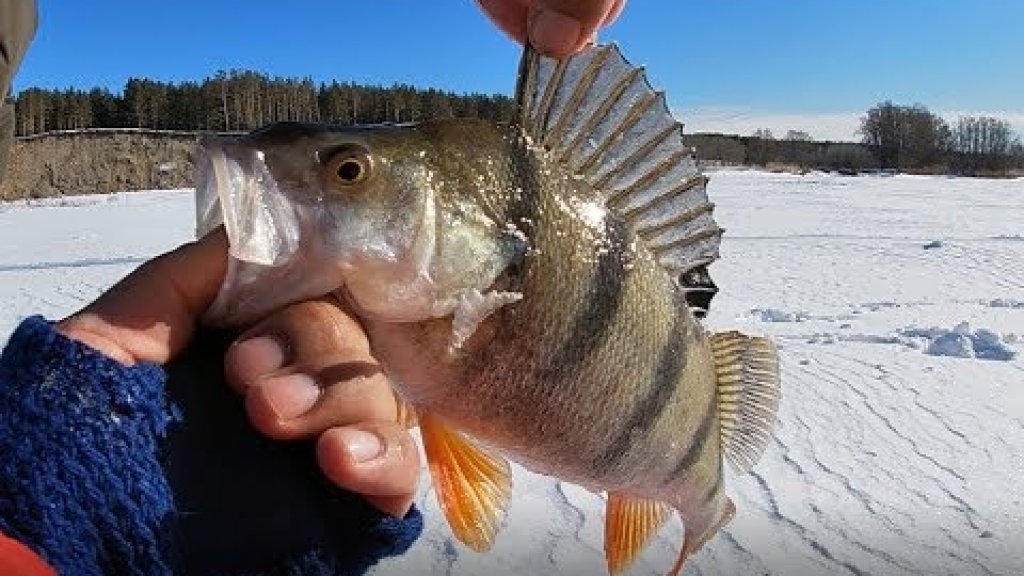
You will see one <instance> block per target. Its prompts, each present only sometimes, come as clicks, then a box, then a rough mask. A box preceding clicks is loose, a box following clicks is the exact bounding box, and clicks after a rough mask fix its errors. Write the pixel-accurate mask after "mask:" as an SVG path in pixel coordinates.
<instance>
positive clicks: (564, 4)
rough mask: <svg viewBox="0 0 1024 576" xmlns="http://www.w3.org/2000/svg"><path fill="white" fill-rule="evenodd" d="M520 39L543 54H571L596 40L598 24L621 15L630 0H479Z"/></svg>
mask: <svg viewBox="0 0 1024 576" xmlns="http://www.w3.org/2000/svg"><path fill="white" fill-rule="evenodd" d="M477 1H478V3H479V4H480V7H481V8H483V10H484V12H485V13H486V14H487V15H488V17H490V18H491V20H492V21H494V23H495V25H497V26H498V27H499V28H501V29H502V30H503V31H504V32H505V33H506V34H508V35H509V36H511V37H512V39H514V40H515V41H516V42H519V43H521V44H522V43H525V42H526V41H527V39H529V41H530V44H532V45H533V47H534V48H536V49H537V50H538V51H540V52H541V53H542V54H546V55H548V56H553V57H556V58H564V57H566V56H570V55H572V54H574V53H576V52H578V51H580V50H582V49H583V47H584V46H586V45H587V44H592V43H593V42H594V37H595V34H596V32H597V29H598V28H601V27H602V26H607V25H608V24H611V23H612V22H613V21H615V19H616V18H618V16H619V13H620V12H622V8H623V6H624V5H625V4H626V0H477Z"/></svg>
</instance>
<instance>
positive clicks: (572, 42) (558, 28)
mask: <svg viewBox="0 0 1024 576" xmlns="http://www.w3.org/2000/svg"><path fill="white" fill-rule="evenodd" d="M528 26H529V31H528V34H529V38H530V44H532V45H533V47H534V48H536V49H537V50H538V51H539V52H541V53H542V54H545V55H547V56H552V57H555V58H564V57H566V56H569V55H571V54H572V53H573V52H575V51H576V48H577V46H578V45H579V44H580V35H581V33H582V32H583V25H582V23H580V21H579V20H577V19H576V18H573V17H572V16H569V15H567V14H564V13H562V12H559V11H557V10H553V9H550V8H546V7H538V8H537V10H536V11H535V12H534V13H533V14H532V15H531V17H530V21H529V24H528Z"/></svg>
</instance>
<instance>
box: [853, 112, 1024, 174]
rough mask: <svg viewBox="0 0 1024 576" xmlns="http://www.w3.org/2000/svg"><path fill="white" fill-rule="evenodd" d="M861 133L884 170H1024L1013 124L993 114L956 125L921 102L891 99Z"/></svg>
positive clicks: (966, 118) (1021, 146)
mask: <svg viewBox="0 0 1024 576" xmlns="http://www.w3.org/2000/svg"><path fill="white" fill-rule="evenodd" d="M860 133H861V135H862V136H863V142H864V143H865V144H867V145H868V146H870V147H871V148H872V149H873V150H874V152H875V155H876V157H877V159H878V162H879V166H880V167H881V168H883V169H888V170H896V171H925V172H954V173H959V174H1005V173H1007V172H1008V171H1010V170H1015V169H1020V168H1022V167H1024V144H1022V143H1021V140H1020V138H1019V137H1018V136H1017V135H1015V134H1014V133H1013V128H1012V127H1011V126H1010V123H1009V122H1007V121H1006V120H1000V119H998V118H993V117H989V116H962V117H960V118H959V119H958V120H957V122H956V123H955V124H952V125H950V124H949V123H948V122H946V121H945V120H944V119H943V118H941V117H940V116H938V115H936V114H935V113H933V112H931V111H930V110H928V109H927V108H925V107H924V106H922V105H920V104H915V105H913V106H902V105H897V104H893V103H892V102H890V101H885V102H882V103H880V104H878V105H877V106H875V107H874V108H872V109H871V110H868V112H867V114H866V115H865V116H864V117H863V118H862V119H861V127H860Z"/></svg>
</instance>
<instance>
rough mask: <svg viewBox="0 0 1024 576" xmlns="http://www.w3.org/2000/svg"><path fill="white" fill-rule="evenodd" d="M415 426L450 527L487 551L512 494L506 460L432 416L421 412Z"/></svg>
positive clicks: (479, 549) (465, 541) (462, 539)
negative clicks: (421, 440) (418, 428)
mask: <svg viewBox="0 0 1024 576" xmlns="http://www.w3.org/2000/svg"><path fill="white" fill-rule="evenodd" d="M419 425H420V434H421V435H422V437H423V450H424V452H426V454H427V463H428V464H429V466H430V477H431V479H432V480H433V482H434V489H435V490H436V491H437V499H438V502H439V503H440V504H441V509H442V510H444V515H445V518H447V519H448V524H449V525H450V526H451V527H452V532H454V533H455V537H456V538H458V539H459V541H460V542H462V543H463V544H465V545H466V546H469V547H470V548H471V549H473V550H475V551H477V552H484V551H487V550H489V549H490V548H491V545H492V544H493V543H494V537H495V536H496V535H497V534H498V528H499V527H500V525H501V519H502V517H503V516H504V515H505V508H506V507H507V506H508V501H509V498H511V496H512V469H511V467H510V466H509V464H508V461H507V460H505V458H503V457H501V456H500V455H497V454H494V453H492V452H491V451H489V450H485V449H483V448H481V447H479V446H476V445H475V444H473V443H472V442H471V441H469V440H468V439H467V438H466V437H465V436H463V435H462V434H459V433H458V432H455V431H454V430H452V429H450V428H448V427H447V426H446V425H445V424H444V423H443V422H441V421H440V420H438V419H437V418H436V417H434V416H431V415H429V414H424V413H422V412H421V413H419Z"/></svg>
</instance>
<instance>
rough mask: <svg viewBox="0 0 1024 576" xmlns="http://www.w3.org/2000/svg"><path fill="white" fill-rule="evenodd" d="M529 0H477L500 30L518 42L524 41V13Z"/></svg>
mask: <svg viewBox="0 0 1024 576" xmlns="http://www.w3.org/2000/svg"><path fill="white" fill-rule="evenodd" d="M530 1H531V0H477V4H479V5H480V8H481V9H482V10H483V11H484V14H486V15H487V17H488V18H490V20H491V22H493V23H494V25H495V26H497V27H498V28H499V29H500V30H501V31H502V32H504V33H505V34H508V36H509V37H510V38H512V39H513V40H515V41H516V42H519V43H520V44H522V43H524V42H526V14H527V10H528V8H529V5H530Z"/></svg>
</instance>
